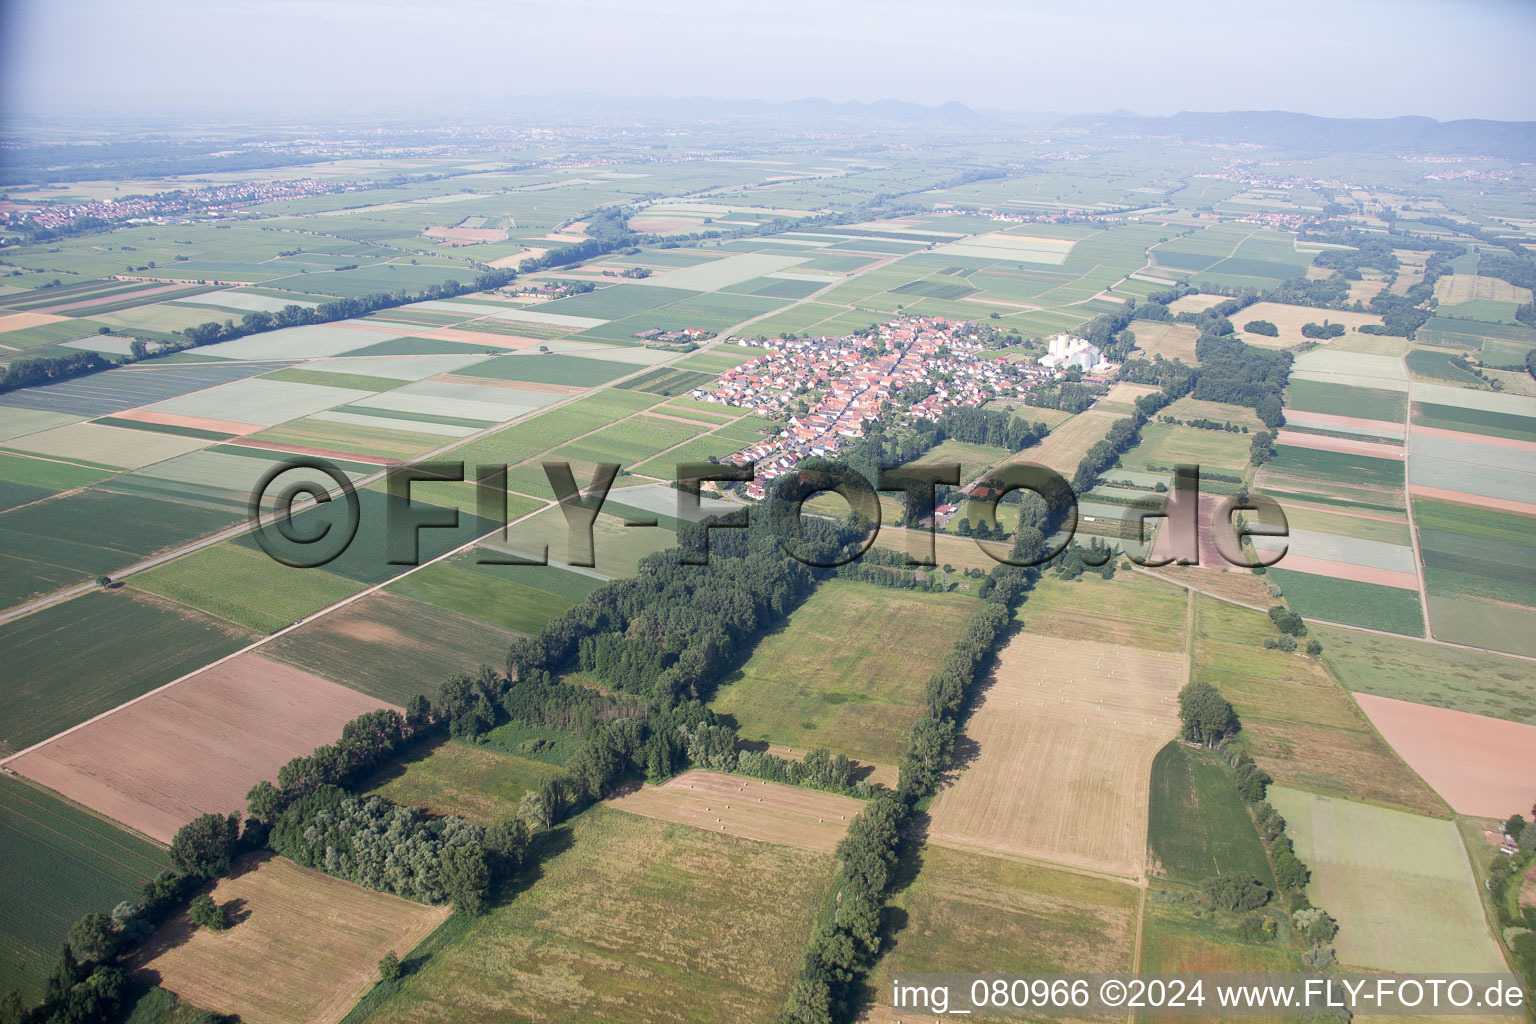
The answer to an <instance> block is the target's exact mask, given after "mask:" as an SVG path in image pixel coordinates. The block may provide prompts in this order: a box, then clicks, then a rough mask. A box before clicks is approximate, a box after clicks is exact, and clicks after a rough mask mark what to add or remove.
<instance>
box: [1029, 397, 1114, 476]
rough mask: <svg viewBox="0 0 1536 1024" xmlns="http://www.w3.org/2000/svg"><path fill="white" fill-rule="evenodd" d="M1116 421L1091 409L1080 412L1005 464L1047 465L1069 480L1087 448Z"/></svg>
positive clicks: (1095, 442)
mask: <svg viewBox="0 0 1536 1024" xmlns="http://www.w3.org/2000/svg"><path fill="white" fill-rule="evenodd" d="M1024 418H1025V419H1028V418H1029V412H1028V410H1025V413H1024ZM1117 419H1119V417H1118V416H1116V415H1115V414H1113V413H1108V412H1098V411H1096V410H1094V409H1089V410H1088V411H1087V412H1080V413H1078V414H1077V415H1076V416H1073V417H1072V418H1071V419H1069V420H1067V421H1066V422H1065V423H1063V424H1062V425H1061V426H1059V427H1052V428H1051V432H1050V433H1049V434H1047V435H1046V436H1045V440H1044V441H1041V442H1040V443H1039V444H1038V445H1036V446H1034V447H1033V448H1025V449H1024V450H1023V451H1022V452H1020V453H1019V454H1018V455H1015V456H1014V457H1013V458H1011V459H1009V460H1008V463H1015V462H1030V463H1034V464H1036V465H1040V466H1049V467H1050V468H1052V469H1054V470H1055V471H1056V472H1058V473H1060V474H1061V475H1062V476H1065V477H1067V478H1068V479H1071V477H1072V474H1073V473H1074V472H1075V471H1076V470H1077V464H1078V463H1079V462H1081V461H1083V456H1084V455H1086V454H1088V449H1089V448H1092V447H1093V446H1094V445H1095V444H1097V443H1098V442H1099V441H1102V440H1103V439H1104V435H1105V434H1107V433H1109V427H1110V424H1112V423H1114V422H1115V420H1117Z"/></svg>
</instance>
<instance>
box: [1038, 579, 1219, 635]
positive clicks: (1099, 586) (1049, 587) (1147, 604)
mask: <svg viewBox="0 0 1536 1024" xmlns="http://www.w3.org/2000/svg"><path fill="white" fill-rule="evenodd" d="M1188 601H1189V599H1188V596H1187V595H1186V594H1185V592H1184V591H1183V589H1181V588H1179V587H1175V586H1173V585H1171V584H1169V583H1166V582H1164V581H1162V580H1158V579H1156V578H1154V577H1152V576H1149V575H1145V574H1142V573H1134V574H1133V573H1117V574H1116V575H1115V578H1114V579H1112V580H1105V579H1102V578H1100V577H1099V576H1096V575H1094V574H1092V573H1085V574H1084V575H1082V576H1080V577H1078V578H1077V579H1076V580H1070V581H1069V580H1062V579H1059V578H1057V577H1054V576H1050V575H1047V576H1046V577H1044V578H1043V579H1041V580H1040V582H1039V583H1037V584H1036V585H1035V588H1034V589H1033V590H1032V591H1030V594H1029V598H1028V600H1026V601H1025V602H1024V604H1023V605H1021V606H1020V608H1019V612H1018V616H1019V618H1020V619H1021V620H1022V621H1023V622H1024V625H1025V627H1026V628H1027V629H1028V631H1029V632H1030V633H1038V634H1042V635H1045V636H1053V637H1057V638H1059V639H1062V640H1090V641H1093V642H1095V643H1101V644H1116V645H1119V646H1122V647H1136V648H1140V649H1142V650H1147V651H1162V652H1165V653H1171V654H1176V653H1180V652H1183V651H1184V650H1185V644H1186V638H1185V636H1184V629H1183V625H1184V621H1185V618H1186V617H1187V615H1188Z"/></svg>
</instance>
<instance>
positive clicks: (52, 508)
mask: <svg viewBox="0 0 1536 1024" xmlns="http://www.w3.org/2000/svg"><path fill="white" fill-rule="evenodd" d="M239 518H240V516H239V515H238V514H237V513H235V512H234V511H232V510H227V509H213V508H201V507H197V506H193V505H187V504H182V503H181V502H175V501H161V500H158V499H156V498H146V497H141V496H138V495H131V494H114V493H111V492H108V491H104V490H100V489H97V488H87V489H86V490H83V491H76V492H74V493H70V494H63V495H60V496H59V497H56V498H51V499H49V500H47V501H40V502H37V503H36V504H33V505H28V506H26V507H25V508H18V509H15V510H14V511H11V512H8V513H6V514H5V515H3V516H0V548H3V549H4V550H5V551H6V552H7V554H8V556H9V557H11V558H14V559H16V564H15V565H14V566H8V567H7V568H8V571H7V572H6V574H5V577H4V581H3V582H0V603H3V604H5V605H11V604H16V603H19V602H20V601H21V600H22V599H24V598H26V597H28V596H31V595H32V594H34V593H37V592H39V591H47V590H52V589H55V588H56V587H58V586H59V585H60V584H61V583H66V582H78V581H80V580H82V579H84V578H85V577H89V576H95V575H97V574H101V573H106V574H111V573H114V572H116V571H117V570H119V569H122V568H125V567H127V566H129V565H132V564H134V563H136V562H139V561H142V560H143V559H144V558H146V557H148V556H149V555H152V554H154V553H155V552H157V551H162V550H164V549H167V548H172V547H175V546H177V545H178V544H182V543H185V542H186V541H189V540H192V539H194V538H196V537H201V536H205V535H207V534H210V533H214V532H216V531H218V530H221V529H224V528H225V527H228V526H232V525H233V524H234V523H235V522H237V521H238V520H239Z"/></svg>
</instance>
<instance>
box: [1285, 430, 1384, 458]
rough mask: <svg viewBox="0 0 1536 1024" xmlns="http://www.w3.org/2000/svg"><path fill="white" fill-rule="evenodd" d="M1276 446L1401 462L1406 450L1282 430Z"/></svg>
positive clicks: (1324, 435)
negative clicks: (1368, 456)
mask: <svg viewBox="0 0 1536 1024" xmlns="http://www.w3.org/2000/svg"><path fill="white" fill-rule="evenodd" d="M1275 441H1276V443H1278V444H1288V445H1291V446H1292V447H1295V448H1314V449H1316V450H1317V451H1321V452H1344V453H1345V454H1347V455H1370V456H1372V457H1374V458H1378V459H1399V460H1401V459H1402V457H1403V455H1404V454H1405V452H1406V450H1405V449H1404V448H1403V446H1402V445H1400V444H1382V443H1380V442H1376V441H1357V440H1355V439H1354V438H1352V437H1329V436H1328V435H1326V434H1308V433H1306V432H1304V431H1300V430H1282V431H1280V432H1279V433H1278V434H1277V435H1275Z"/></svg>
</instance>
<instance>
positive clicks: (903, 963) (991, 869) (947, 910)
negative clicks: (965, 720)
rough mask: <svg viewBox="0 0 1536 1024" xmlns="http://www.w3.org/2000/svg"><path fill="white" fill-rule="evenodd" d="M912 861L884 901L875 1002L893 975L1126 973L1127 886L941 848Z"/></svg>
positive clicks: (1131, 900)
mask: <svg viewBox="0 0 1536 1024" xmlns="http://www.w3.org/2000/svg"><path fill="white" fill-rule="evenodd" d="M912 859H913V861H915V862H916V864H915V865H914V866H918V867H920V870H918V872H917V876H916V877H915V878H914V879H912V882H911V884H910V885H907V886H905V887H903V888H901V889H900V891H899V892H898V893H897V895H896V896H895V897H894V899H893V900H892V901H891V902H892V904H893V905H894V908H895V910H894V912H893V913H890V920H891V921H892V922H893V923H892V931H893V934H892V935H891V937H890V939H889V940H888V942H889V948H888V949H887V950H886V951H885V954H884V955H883V956H882V957H881V959H880V961H879V963H878V964H876V965H875V969H874V971H873V972H871V975H870V982H871V983H872V992H873V998H874V1001H875V1003H876V1004H877V1005H887V1006H888V1005H889V999H890V991H891V978H892V976H894V975H897V974H904V973H913V972H930V971H941V972H955V973H961V972H965V973H992V972H996V973H1037V972H1038V973H1043V974H1051V973H1057V972H1071V971H1128V970H1130V969H1131V966H1132V951H1133V947H1134V945H1135V930H1136V904H1137V895H1138V894H1137V890H1136V888H1135V887H1134V886H1131V885H1127V884H1125V883H1123V882H1116V881H1110V880H1109V879H1104V878H1095V877H1090V876H1088V875H1083V874H1075V873H1072V872H1067V871H1061V870H1057V869H1055V868H1050V867H1046V866H1044V865H1041V864H1030V863H1026V862H1024V861H1020V860H1013V859H1009V858H1005V857H993V856H989V855H987V854H983V853H977V852H974V851H968V850H952V849H948V848H946V847H942V846H928V847H925V848H923V850H922V851H921V853H920V854H917V855H916V856H914V857H913V858H912ZM898 870H899V869H898ZM913 1019H914V1020H931V1019H933V1018H931V1017H915V1018H913ZM966 1019H968V1020H982V1021H1012V1020H1018V1019H1019V1018H1017V1017H1003V1016H978V1017H969V1018H966Z"/></svg>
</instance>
